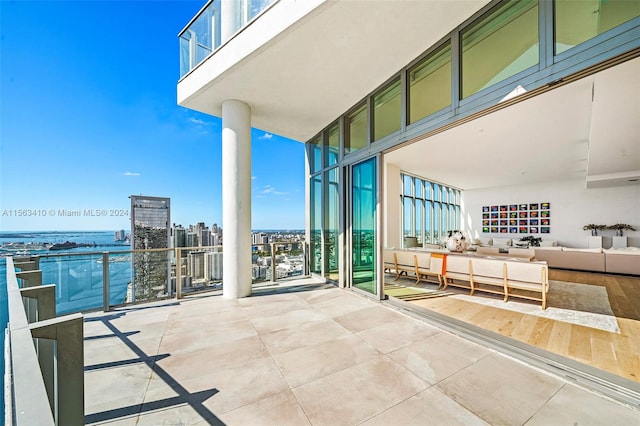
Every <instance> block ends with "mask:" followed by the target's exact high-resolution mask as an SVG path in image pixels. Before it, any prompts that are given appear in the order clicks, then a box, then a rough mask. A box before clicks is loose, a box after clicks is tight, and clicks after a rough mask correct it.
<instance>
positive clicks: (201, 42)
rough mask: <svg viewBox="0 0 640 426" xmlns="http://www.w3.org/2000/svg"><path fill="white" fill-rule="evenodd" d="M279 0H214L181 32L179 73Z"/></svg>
mask: <svg viewBox="0 0 640 426" xmlns="http://www.w3.org/2000/svg"><path fill="white" fill-rule="evenodd" d="M276 1H277V0H235V1H227V2H222V1H220V0H215V1H213V2H211V3H210V4H209V5H208V6H207V7H206V8H204V9H203V10H202V11H201V12H200V13H199V15H198V16H197V17H196V18H195V19H193V20H192V22H191V23H190V24H189V25H188V26H187V27H186V28H185V29H184V30H182V32H181V33H180V35H179V39H180V77H181V78H182V77H183V76H184V75H185V74H187V73H188V72H189V71H191V70H192V69H193V68H195V67H196V66H197V65H198V64H200V63H201V62H202V61H204V60H205V59H206V58H207V57H209V55H210V54H211V53H212V52H213V51H215V50H216V49H217V48H218V47H220V46H221V45H222V44H224V43H225V42H226V41H227V40H229V39H230V38H231V37H233V35H235V34H236V33H237V32H238V31H240V30H242V29H243V28H244V27H246V26H247V25H248V24H249V23H250V22H251V21H252V20H254V19H255V18H256V17H257V16H258V15H260V13H262V12H263V11H264V10H265V9H266V8H267V7H269V6H270V5H271V4H273V3H275V2H276Z"/></svg>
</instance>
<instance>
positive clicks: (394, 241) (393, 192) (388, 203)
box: [383, 163, 402, 248]
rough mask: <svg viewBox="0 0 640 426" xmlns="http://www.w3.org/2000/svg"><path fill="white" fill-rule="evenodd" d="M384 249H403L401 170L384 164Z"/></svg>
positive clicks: (392, 165)
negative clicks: (401, 237)
mask: <svg viewBox="0 0 640 426" xmlns="http://www.w3.org/2000/svg"><path fill="white" fill-rule="evenodd" d="M383 173H384V195H383V200H384V241H383V245H384V247H395V248H400V247H402V243H401V239H400V236H401V235H402V218H401V216H400V211H401V209H400V168H399V167H398V166H396V165H395V164H390V163H384V171H383Z"/></svg>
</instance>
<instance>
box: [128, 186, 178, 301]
mask: <svg viewBox="0 0 640 426" xmlns="http://www.w3.org/2000/svg"><path fill="white" fill-rule="evenodd" d="M130 199H131V248H132V249H134V250H143V249H159V248H169V244H170V241H171V228H170V225H169V224H170V222H171V201H170V199H169V198H162V197H148V196H143V195H139V196H138V195H132V196H130ZM169 260H170V254H169V252H163V251H160V252H147V253H134V254H133V256H132V262H133V268H132V270H133V280H132V284H131V285H132V291H131V292H130V293H131V295H132V297H133V299H134V300H135V301H137V300H147V299H154V298H157V297H163V296H166V295H167V294H170V293H171V282H170V275H171V274H170V272H171V269H170V268H171V265H170V261H169Z"/></svg>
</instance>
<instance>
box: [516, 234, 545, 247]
mask: <svg viewBox="0 0 640 426" xmlns="http://www.w3.org/2000/svg"><path fill="white" fill-rule="evenodd" d="M520 241H523V242H524V243H525V244H522V245H523V246H528V247H540V242H541V241H542V238H540V237H534V236H533V235H527V236H526V237H522V238H520ZM518 245H520V244H518Z"/></svg>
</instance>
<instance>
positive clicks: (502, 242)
mask: <svg viewBox="0 0 640 426" xmlns="http://www.w3.org/2000/svg"><path fill="white" fill-rule="evenodd" d="M510 245H511V238H494V239H493V246H494V247H496V246H503V247H507V246H510Z"/></svg>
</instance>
